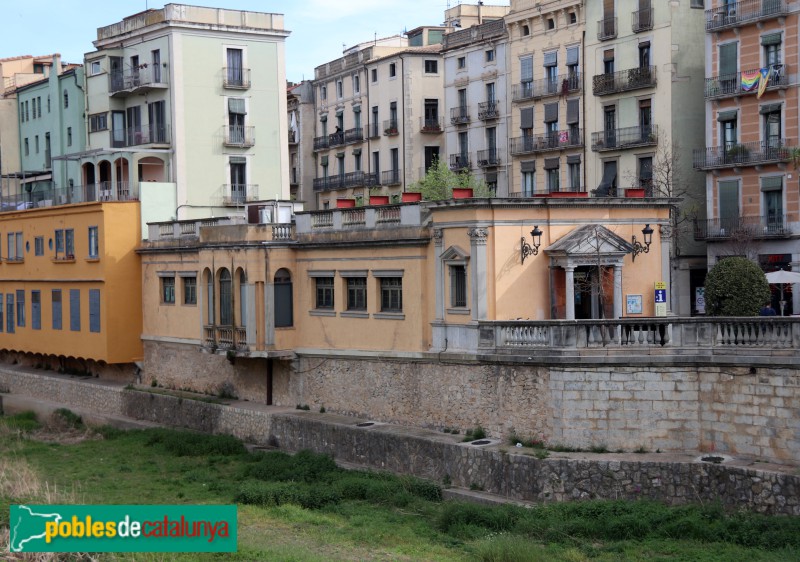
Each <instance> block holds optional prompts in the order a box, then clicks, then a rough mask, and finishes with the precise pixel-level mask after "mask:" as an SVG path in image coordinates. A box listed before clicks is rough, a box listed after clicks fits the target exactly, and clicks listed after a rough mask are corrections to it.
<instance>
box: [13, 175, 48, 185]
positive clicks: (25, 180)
mask: <svg viewBox="0 0 800 562" xmlns="http://www.w3.org/2000/svg"><path fill="white" fill-rule="evenodd" d="M51 179H53V174H40V175H38V176H27V177H25V178H22V180H20V182H19V183H22V184H25V183H36V182H37V181H46V180H51Z"/></svg>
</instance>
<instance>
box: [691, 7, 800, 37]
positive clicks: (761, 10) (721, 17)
mask: <svg viewBox="0 0 800 562" xmlns="http://www.w3.org/2000/svg"><path fill="white" fill-rule="evenodd" d="M788 14H789V2H788V0H741V1H740V2H729V3H726V4H724V5H722V6H718V7H716V8H711V9H710V10H706V31H720V30H722V29H728V28H733V27H738V26H740V25H747V24H750V23H753V22H758V21H763V20H768V19H773V18H778V17H782V16H786V15H788Z"/></svg>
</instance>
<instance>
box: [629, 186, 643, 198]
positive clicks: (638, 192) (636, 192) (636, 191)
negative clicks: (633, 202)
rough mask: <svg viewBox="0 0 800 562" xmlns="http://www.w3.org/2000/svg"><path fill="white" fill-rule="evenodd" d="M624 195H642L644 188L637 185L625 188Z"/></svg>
mask: <svg viewBox="0 0 800 562" xmlns="http://www.w3.org/2000/svg"><path fill="white" fill-rule="evenodd" d="M625 197H639V198H642V197H644V189H640V188H638V187H634V188H627V189H625Z"/></svg>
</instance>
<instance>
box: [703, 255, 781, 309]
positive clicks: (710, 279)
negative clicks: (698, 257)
mask: <svg viewBox="0 0 800 562" xmlns="http://www.w3.org/2000/svg"><path fill="white" fill-rule="evenodd" d="M769 299H770V292H769V283H767V278H766V276H765V275H764V272H763V271H761V268H760V267H758V266H757V265H756V264H755V263H753V262H752V261H750V260H749V259H747V258H743V257H730V258H725V259H723V260H721V261H720V262H719V263H717V264H716V265H715V266H714V267H712V268H711V271H709V272H708V276H707V277H706V312H707V313H708V314H709V315H711V316H758V313H759V311H760V309H761V307H762V306H764V303H765V302H767V301H769Z"/></svg>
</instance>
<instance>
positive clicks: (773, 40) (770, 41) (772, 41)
mask: <svg viewBox="0 0 800 562" xmlns="http://www.w3.org/2000/svg"><path fill="white" fill-rule="evenodd" d="M761 44H762V45H780V44H781V34H780V33H770V34H769V35H762V36H761Z"/></svg>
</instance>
